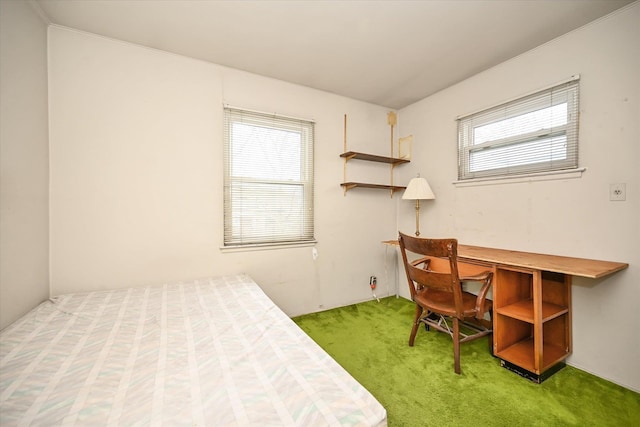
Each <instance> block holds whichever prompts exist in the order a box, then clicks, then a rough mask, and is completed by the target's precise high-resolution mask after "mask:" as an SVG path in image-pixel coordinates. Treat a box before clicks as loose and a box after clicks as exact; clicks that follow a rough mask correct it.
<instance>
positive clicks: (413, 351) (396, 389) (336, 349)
mask: <svg viewBox="0 0 640 427" xmlns="http://www.w3.org/2000/svg"><path fill="white" fill-rule="evenodd" d="M413 315H414V304H413V303H412V302H411V301H407V300H405V299H402V298H399V299H397V298H395V297H391V298H385V299H383V300H381V302H380V303H378V302H376V301H370V302H365V303H362V304H356V305H351V306H347V307H342V308H337V309H333V310H328V311H324V312H321V313H313V314H308V315H304V316H300V317H296V318H294V319H293V320H294V321H295V322H296V323H297V324H298V325H299V326H300V327H301V328H302V329H303V330H304V331H305V332H306V333H308V334H309V336H311V338H313V339H314V340H315V341H316V342H317V343H318V344H319V345H320V346H321V347H322V348H324V349H325V351H327V353H329V354H330V355H331V356H332V357H333V358H334V359H335V360H337V361H338V363H340V364H341V365H342V366H343V367H344V368H345V369H346V370H347V371H348V372H349V373H350V374H351V375H352V376H353V377H355V378H356V379H357V380H358V381H359V382H360V383H361V384H362V385H363V386H365V387H366V388H367V389H368V390H369V391H370V392H371V393H372V394H373V395H374V396H375V397H376V398H377V399H378V401H379V402H380V403H381V404H382V405H383V406H384V407H385V408H386V409H387V414H388V423H389V426H390V427H395V426H411V427H419V426H510V427H511V426H640V394H639V393H635V392H633V391H630V390H628V389H625V388H623V387H620V386H618V385H616V384H613V383H611V382H608V381H606V380H603V379H600V378H598V377H596V376H594V375H591V374H588V373H586V372H584V371H581V370H579V369H576V368H573V367H571V366H566V367H565V368H563V369H562V370H560V371H559V372H558V373H556V374H554V375H553V376H551V377H550V378H549V379H547V380H546V381H544V382H543V383H542V384H535V383H533V382H531V381H529V380H526V379H524V378H522V377H520V376H518V375H517V374H515V373H513V372H510V371H508V370H507V369H505V368H502V367H500V361H499V359H496V358H494V357H492V356H491V355H490V354H489V348H488V341H487V339H486V338H485V339H480V340H477V341H473V342H470V343H465V344H463V345H462V346H461V356H460V357H461V366H462V374H461V375H456V374H454V372H453V347H452V344H451V338H449V336H447V335H445V334H443V333H439V332H435V331H430V332H427V331H425V329H424V328H422V327H421V328H420V330H419V332H418V335H417V336H416V342H415V346H414V347H409V345H408V340H409V333H410V330H411V322H412V321H413Z"/></svg>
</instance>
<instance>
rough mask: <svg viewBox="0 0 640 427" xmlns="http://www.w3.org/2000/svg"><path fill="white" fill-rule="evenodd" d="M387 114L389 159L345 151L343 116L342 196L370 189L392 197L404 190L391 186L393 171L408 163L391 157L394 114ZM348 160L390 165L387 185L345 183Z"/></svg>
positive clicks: (345, 123)
mask: <svg viewBox="0 0 640 427" xmlns="http://www.w3.org/2000/svg"><path fill="white" fill-rule="evenodd" d="M392 114H393V113H389V125H390V126H391V157H386V156H379V155H376V154H368V153H361V152H357V151H347V115H346V114H345V115H344V150H345V152H344V153H342V154H340V157H342V158H343V159H344V180H343V181H344V182H342V183H341V184H340V185H341V186H342V188H343V189H344V194H345V195H346V194H347V191H349V190H351V189H353V188H372V189H378V190H388V191H390V193H391V197H393V193H395V192H396V191H400V190H404V189H405V188H406V187H401V186H397V185H393V169H394V168H395V167H396V166H398V165H401V164H404V163H409V162H410V160H408V159H400V158H397V157H393V126H394V125H395V114H394V115H393V116H392ZM350 160H363V161H367V162H376V163H385V164H388V165H391V172H390V179H389V182H390V183H389V184H388V185H387V184H371V183H365V182H353V181H347V163H348V162H349V161H350Z"/></svg>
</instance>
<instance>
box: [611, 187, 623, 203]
mask: <svg viewBox="0 0 640 427" xmlns="http://www.w3.org/2000/svg"><path fill="white" fill-rule="evenodd" d="M609 200H611V201H614V202H621V201H625V200H627V184H624V183H622V184H609Z"/></svg>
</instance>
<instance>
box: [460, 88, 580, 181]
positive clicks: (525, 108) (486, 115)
mask: <svg viewBox="0 0 640 427" xmlns="http://www.w3.org/2000/svg"><path fill="white" fill-rule="evenodd" d="M579 93H580V86H579V76H572V77H571V78H570V79H568V80H566V81H564V82H561V83H557V84H555V85H553V86H550V87H547V88H545V89H542V90H538V91H536V92H533V93H531V94H528V95H524V96H521V97H518V98H516V99H514V100H511V101H508V102H504V103H502V104H499V105H496V106H493V107H490V108H487V109H483V110H481V111H478V112H476V113H473V114H467V115H465V116H460V117H458V118H457V121H458V180H459V181H458V182H468V181H472V180H478V179H498V180H499V179H510V178H514V177H518V176H526V175H530V174H537V175H539V174H551V173H556V172H558V171H563V170H565V171H566V170H577V169H578V167H579V164H578V146H579V140H578V128H579V102H580V101H579ZM564 103H566V104H567V116H568V118H567V123H566V124H563V125H553V124H551V123H549V124H550V125H551V127H547V128H541V129H536V130H530V131H526V132H521V133H517V134H514V135H509V136H505V137H502V138H496V139H490V140H488V141H484V142H480V143H475V141H476V139H477V138H476V135H475V130H476V129H478V128H480V127H482V126H487V125H491V124H494V123H499V122H506V121H507V120H511V119H514V118H517V117H522V116H524V115H526V114H533V113H534V112H536V111H542V110H543V109H545V108H552V107H554V106H557V105H561V104H564ZM549 120H550V121H551V119H549ZM563 137H564V138H565V142H564V144H566V150H565V152H566V158H564V159H559V158H553V155H554V154H553V153H554V147H556V148H557V146H558V144H562V143H559V142H558V141H559V138H563ZM554 139H555V141H554ZM527 144H528V145H529V146H536V145H539V146H542V145H544V144H547V145H548V146H549V147H548V148H547V149H541V148H535V151H527V153H528V155H530V160H531V161H530V162H523V163H521V164H516V163H517V162H514V164H507V165H502V166H499V167H493V168H492V167H490V166H489V167H485V168H483V169H478V170H474V169H473V165H474V159H473V155H474V154H475V153H483V152H484V153H485V155H486V154H488V155H489V156H491V154H490V153H489V151H493V152H494V153H499V151H498V150H503V152H504V149H505V148H506V149H507V150H508V149H509V147H511V148H512V150H509V151H510V154H509V155H510V156H511V157H510V158H509V160H511V161H514V160H521V159H522V157H519V156H518V154H517V153H518V150H520V152H525V151H526V149H525V148H524V147H525V146H526V145H527ZM554 144H556V145H555V146H554ZM542 154H545V155H547V156H551V158H550V159H549V160H546V161H536V158H538V157H539V156H540V155H542ZM495 156H496V157H497V156H498V154H496V155H495ZM536 156H538V157H536ZM490 162H491V160H488V161H487V160H485V165H487V164H489V163H490ZM503 163H507V160H504V161H503Z"/></svg>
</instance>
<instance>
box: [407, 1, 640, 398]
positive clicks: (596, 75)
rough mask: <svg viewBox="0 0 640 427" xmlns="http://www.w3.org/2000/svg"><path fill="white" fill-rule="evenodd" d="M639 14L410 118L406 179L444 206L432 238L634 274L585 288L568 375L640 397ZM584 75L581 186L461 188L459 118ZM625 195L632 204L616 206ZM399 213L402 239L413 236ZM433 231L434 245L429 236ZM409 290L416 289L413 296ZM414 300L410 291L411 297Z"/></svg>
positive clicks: (415, 109) (431, 222)
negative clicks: (613, 188)
mask: <svg viewBox="0 0 640 427" xmlns="http://www.w3.org/2000/svg"><path fill="white" fill-rule="evenodd" d="M639 22H640V3H635V4H633V5H632V6H631V7H627V8H625V9H622V10H621V11H619V12H616V13H614V14H612V15H610V16H608V17H606V18H604V19H601V20H599V21H596V22H595V23H593V24H590V25H588V26H586V27H583V28H581V29H579V30H577V31H574V32H572V33H570V34H567V35H565V36H563V37H561V38H559V39H556V40H554V41H552V42H551V43H548V44H546V45H543V46H540V47H538V48H536V49H534V50H532V51H530V52H528V53H526V54H524V55H521V56H519V57H517V58H515V59H512V60H510V61H507V62H505V63H503V64H501V65H499V66H497V67H495V68H493V69H490V70H488V71H486V72H484V73H481V74H479V75H476V76H474V77H473V78H470V79H468V80H466V81H464V82H462V83H460V84H458V85H456V86H454V87H451V88H448V89H446V90H443V91H441V92H440V93H438V94H435V95H433V96H431V97H429V98H427V99H424V100H422V101H420V102H418V103H416V104H414V105H411V106H409V107H407V108H405V109H403V110H401V111H400V118H401V122H400V129H401V131H402V133H403V134H409V133H412V134H413V135H414V138H415V139H414V146H413V153H414V156H413V158H414V160H413V161H412V163H411V166H410V167H407V168H406V169H403V170H402V173H401V175H403V176H405V177H406V178H407V179H408V178H409V177H410V175H411V174H412V173H413V172H421V173H422V175H423V176H425V177H426V178H427V179H428V181H429V183H430V184H431V186H432V188H433V190H434V192H435V194H436V200H434V201H432V202H425V203H423V207H424V209H423V211H422V223H423V227H422V229H423V234H427V233H428V234H430V235H433V236H449V235H454V236H457V237H458V239H459V240H460V241H461V242H463V243H466V244H474V245H480V246H491V247H498V248H507V249H514V250H523V251H530V252H541V253H549V254H559V255H567V256H575V257H583V258H591V259H602V260H611V261H620V262H626V263H629V265H630V267H629V268H628V269H627V270H625V271H622V272H620V273H616V274H614V275H612V276H610V277H607V278H605V279H602V280H589V279H580V278H575V279H574V282H573V283H574V286H573V287H572V292H573V345H574V346H573V355H572V356H570V357H569V359H568V363H569V364H571V365H573V366H576V367H578V368H581V369H584V370H586V371H589V372H592V373H594V374H596V375H598V376H600V377H603V378H606V379H609V380H612V381H614V382H616V383H619V384H621V385H624V386H626V387H628V388H632V389H634V390H640V369H638V361H639V360H640V333H638V329H639V327H640V320H638V319H639V318H638V316H637V315H636V312H637V306H638V301H640V185H639V184H640V173H639V172H638V165H639V164H640V124H639V123H640V74H639V73H640V71H639V70H640V25H638V23H639ZM574 74H580V75H581V83H580V86H581V105H580V111H581V116H580V165H581V166H583V167H586V168H587V171H586V172H585V173H584V174H583V175H582V177H581V178H577V179H559V180H552V181H540V182H521V183H509V184H507V183H499V184H495V185H483V186H473V187H456V186H454V185H453V184H452V183H453V181H455V180H456V179H457V169H456V155H457V151H456V144H457V140H456V122H455V118H456V117H457V116H459V115H463V114H466V113H470V112H473V111H477V110H479V109H482V108H485V107H488V106H491V105H494V104H499V103H501V102H503V101H505V100H508V99H511V98H514V97H517V96H519V95H523V94H525V93H527V92H530V91H534V90H536V89H539V88H542V87H544V86H547V85H550V84H553V83H555V82H558V81H561V80H563V79H565V78H568V77H570V76H571V75H574ZM610 183H626V189H627V200H626V201H625V202H611V201H609V184H610ZM413 218H414V216H413V211H412V207H411V206H409V204H404V203H401V204H400V215H399V228H400V229H401V230H407V231H411V230H412V229H413ZM425 231H426V233H425ZM405 287H406V286H405ZM402 291H403V292H404V295H408V290H405V289H404V287H403V288H402Z"/></svg>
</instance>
